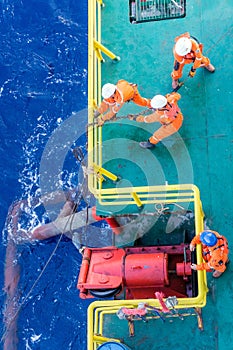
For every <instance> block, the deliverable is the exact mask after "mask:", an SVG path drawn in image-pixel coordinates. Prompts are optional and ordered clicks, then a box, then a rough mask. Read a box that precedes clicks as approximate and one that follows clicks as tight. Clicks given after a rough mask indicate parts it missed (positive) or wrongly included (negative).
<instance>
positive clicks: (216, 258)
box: [191, 231, 229, 272]
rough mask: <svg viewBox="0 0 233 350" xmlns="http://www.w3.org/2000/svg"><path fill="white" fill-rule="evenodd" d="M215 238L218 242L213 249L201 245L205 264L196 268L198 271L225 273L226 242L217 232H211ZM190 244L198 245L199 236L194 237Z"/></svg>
mask: <svg viewBox="0 0 233 350" xmlns="http://www.w3.org/2000/svg"><path fill="white" fill-rule="evenodd" d="M212 232H213V233H214V234H215V236H216V237H217V239H218V241H217V243H216V244H215V245H214V246H213V247H209V246H206V245H204V244H202V248H203V253H202V255H203V258H204V260H205V261H206V263H202V264H201V265H200V266H198V267H197V269H198V270H203V269H208V268H209V269H210V268H212V269H215V270H218V271H221V272H223V271H225V269H226V262H227V260H228V253H229V249H228V242H227V239H226V238H225V237H224V236H221V235H220V234H219V233H218V232H216V231H212ZM191 243H192V244H198V243H201V241H200V235H198V236H195V237H194V238H193V240H192V242H191Z"/></svg>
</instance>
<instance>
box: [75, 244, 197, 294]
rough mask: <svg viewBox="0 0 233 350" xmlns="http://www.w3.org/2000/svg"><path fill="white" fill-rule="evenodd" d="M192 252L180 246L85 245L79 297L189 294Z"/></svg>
mask: <svg viewBox="0 0 233 350" xmlns="http://www.w3.org/2000/svg"><path fill="white" fill-rule="evenodd" d="M190 261H191V253H190V251H189V249H188V246H187V245H185V244H181V245H177V246H157V247H127V248H124V249H123V248H116V247H107V248H86V249H85V250H84V254H83V261H82V265H81V269H80V274H79V279H78V285H77V288H78V289H79V290H80V297H81V298H83V299H85V298H92V297H98V298H106V297H112V296H115V297H116V298H119V299H122V298H124V299H147V298H154V294H155V292H156V291H162V292H163V293H164V296H165V297H168V296H171V295H173V296H177V297H188V294H189V292H188V289H191V287H190V277H189V276H191V268H190Z"/></svg>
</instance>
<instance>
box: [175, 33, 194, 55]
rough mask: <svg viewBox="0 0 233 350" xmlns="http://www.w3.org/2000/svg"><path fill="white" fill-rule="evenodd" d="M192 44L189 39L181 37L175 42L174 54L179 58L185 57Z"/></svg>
mask: <svg viewBox="0 0 233 350" xmlns="http://www.w3.org/2000/svg"><path fill="white" fill-rule="evenodd" d="M191 48H192V42H191V40H190V39H189V38H186V37H183V38H180V39H178V40H177V42H176V44H175V52H176V53H177V55H179V56H185V55H187V53H189V52H190V51H191Z"/></svg>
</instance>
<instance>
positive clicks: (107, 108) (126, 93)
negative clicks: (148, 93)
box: [94, 79, 150, 125]
mask: <svg viewBox="0 0 233 350" xmlns="http://www.w3.org/2000/svg"><path fill="white" fill-rule="evenodd" d="M102 96H103V98H104V99H103V101H102V102H101V104H100V106H99V108H98V109H97V110H96V111H95V112H94V117H95V118H96V117H99V118H98V125H103V124H104V122H105V121H106V120H109V119H111V118H113V117H114V116H116V114H117V113H118V112H119V110H120V109H121V107H122V106H123V105H124V103H125V102H129V101H133V102H134V103H136V104H137V105H139V106H144V107H150V99H147V98H144V97H141V96H140V94H139V92H138V88H137V84H133V83H128V82H127V81H126V80H123V79H122V80H119V81H118V82H117V84H116V85H114V84H110V83H107V84H105V85H103V87H102ZM106 112H107V113H106ZM101 114H102V115H101Z"/></svg>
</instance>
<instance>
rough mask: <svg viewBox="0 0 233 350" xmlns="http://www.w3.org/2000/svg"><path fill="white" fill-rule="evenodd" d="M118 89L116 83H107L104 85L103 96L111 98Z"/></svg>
mask: <svg viewBox="0 0 233 350" xmlns="http://www.w3.org/2000/svg"><path fill="white" fill-rule="evenodd" d="M115 91H116V85H114V84H110V83H107V84H105V85H104V86H103V87H102V96H103V98H109V97H110V96H112V95H113V94H114V92H115Z"/></svg>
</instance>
